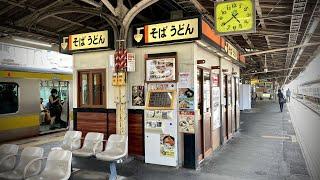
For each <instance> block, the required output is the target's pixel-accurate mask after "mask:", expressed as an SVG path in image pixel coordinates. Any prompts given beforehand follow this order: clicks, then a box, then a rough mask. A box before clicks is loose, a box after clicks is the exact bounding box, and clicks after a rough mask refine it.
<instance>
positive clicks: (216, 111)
mask: <svg viewBox="0 0 320 180" xmlns="http://www.w3.org/2000/svg"><path fill="white" fill-rule="evenodd" d="M212 116H213V129H216V128H219V127H220V126H221V124H220V88H219V87H212Z"/></svg>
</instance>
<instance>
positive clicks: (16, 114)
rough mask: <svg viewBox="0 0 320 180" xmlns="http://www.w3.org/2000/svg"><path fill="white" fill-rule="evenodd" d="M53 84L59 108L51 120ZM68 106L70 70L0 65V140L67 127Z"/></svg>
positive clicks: (68, 119) (69, 98)
mask: <svg viewBox="0 0 320 180" xmlns="http://www.w3.org/2000/svg"><path fill="white" fill-rule="evenodd" d="M53 88H54V89H57V91H58V97H59V98H60V100H61V107H62V108H61V109H62V110H61V116H60V118H59V119H58V120H56V121H55V122H54V123H51V124H50V116H49V115H50V113H49V112H50V111H49V107H48V101H49V96H50V91H51V90H52V89H53ZM40 98H41V99H42V100H43V102H42V103H40ZM41 104H42V105H41ZM40 106H42V108H44V109H41V107H40ZM71 110H72V72H67V71H58V70H52V69H50V70H48V69H39V68H24V67H13V66H3V65H1V66H0V142H3V141H9V140H13V139H20V138H24V137H30V136H37V135H40V134H45V133H51V132H55V131H64V130H67V129H68V128H69V125H70V119H72V118H71V116H72V112H70V111H71Z"/></svg>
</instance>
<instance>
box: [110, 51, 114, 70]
mask: <svg viewBox="0 0 320 180" xmlns="http://www.w3.org/2000/svg"><path fill="white" fill-rule="evenodd" d="M109 67H110V68H111V70H112V72H114V71H115V69H114V54H110V55H109Z"/></svg>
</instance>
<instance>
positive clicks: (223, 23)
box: [222, 17, 234, 26]
mask: <svg viewBox="0 0 320 180" xmlns="http://www.w3.org/2000/svg"><path fill="white" fill-rule="evenodd" d="M233 18H234V17H231V18H230V19H229V20H228V21H227V22H225V23H223V24H222V26H224V25H226V24H227V23H228V22H230V21H231V20H232V19H233Z"/></svg>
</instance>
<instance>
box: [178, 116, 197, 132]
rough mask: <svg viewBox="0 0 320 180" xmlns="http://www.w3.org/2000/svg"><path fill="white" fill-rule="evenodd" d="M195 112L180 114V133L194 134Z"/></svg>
mask: <svg viewBox="0 0 320 180" xmlns="http://www.w3.org/2000/svg"><path fill="white" fill-rule="evenodd" d="M194 117H195V116H194V111H180V112H179V132H184V133H194Z"/></svg>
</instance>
